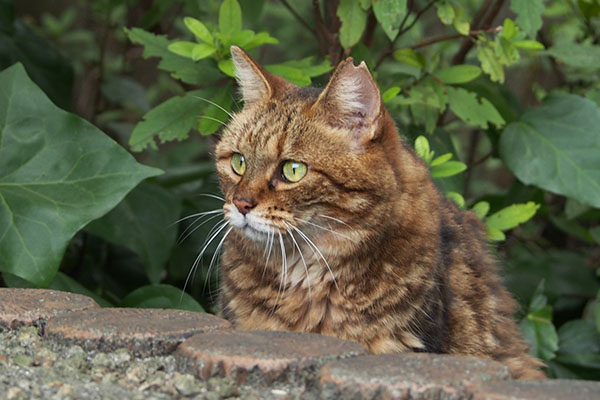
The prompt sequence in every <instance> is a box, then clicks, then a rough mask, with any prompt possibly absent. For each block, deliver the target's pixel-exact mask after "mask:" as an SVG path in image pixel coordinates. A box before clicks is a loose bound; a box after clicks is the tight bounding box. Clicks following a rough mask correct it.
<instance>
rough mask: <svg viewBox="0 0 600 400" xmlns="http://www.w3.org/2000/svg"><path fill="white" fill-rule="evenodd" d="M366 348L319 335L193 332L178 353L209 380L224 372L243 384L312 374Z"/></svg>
mask: <svg viewBox="0 0 600 400" xmlns="http://www.w3.org/2000/svg"><path fill="white" fill-rule="evenodd" d="M366 353H367V351H366V350H365V349H364V348H363V347H362V346H361V345H359V344H358V343H353V342H348V341H345V340H341V339H337V338H334V337H330V336H323V335H318V334H310V333H299V332H278V331H227V332H210V333H206V334H200V335H196V336H193V337H191V338H190V339H188V340H186V341H185V342H183V343H182V344H181V346H179V348H178V349H177V352H176V356H177V357H178V359H179V361H180V365H183V367H184V368H186V369H188V370H189V371H191V372H193V373H195V374H196V375H197V376H198V377H201V378H203V379H208V378H209V377H212V376H222V377H230V378H232V379H234V380H235V381H237V382H238V383H250V384H252V383H259V384H271V383H273V382H275V381H286V380H297V379H309V378H310V376H311V374H312V375H314V374H315V373H316V372H317V371H318V369H319V368H320V367H321V366H322V365H323V364H325V363H326V362H329V361H333V360H336V359H342V358H348V357H354V356H358V355H361V354H366ZM313 378H314V376H313Z"/></svg>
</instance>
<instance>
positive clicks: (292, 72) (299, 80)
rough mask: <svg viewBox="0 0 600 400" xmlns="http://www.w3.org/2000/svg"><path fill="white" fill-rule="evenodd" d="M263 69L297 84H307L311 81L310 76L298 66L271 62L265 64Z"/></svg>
mask: <svg viewBox="0 0 600 400" xmlns="http://www.w3.org/2000/svg"><path fill="white" fill-rule="evenodd" d="M265 69H266V70H267V71H269V72H270V73H272V74H275V75H279V76H281V77H282V78H285V80H287V81H289V82H291V83H294V84H296V85H298V86H308V85H310V83H311V80H310V77H309V76H308V75H306V74H305V73H304V72H303V71H302V70H301V69H299V68H294V67H290V66H289V65H283V64H272V65H267V66H265Z"/></svg>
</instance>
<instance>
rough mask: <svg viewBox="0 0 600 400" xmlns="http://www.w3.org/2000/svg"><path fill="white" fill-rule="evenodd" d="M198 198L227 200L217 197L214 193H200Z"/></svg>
mask: <svg viewBox="0 0 600 400" xmlns="http://www.w3.org/2000/svg"><path fill="white" fill-rule="evenodd" d="M196 196H204V197H212V198H213V199H217V200H221V201H225V198H223V197H221V196H217V195H216V194H212V193H199V194H197V195H196Z"/></svg>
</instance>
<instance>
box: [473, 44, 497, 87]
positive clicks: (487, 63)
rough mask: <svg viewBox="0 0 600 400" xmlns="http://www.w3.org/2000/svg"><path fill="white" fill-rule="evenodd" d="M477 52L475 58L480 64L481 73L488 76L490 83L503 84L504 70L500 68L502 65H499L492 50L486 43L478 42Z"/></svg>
mask: <svg viewBox="0 0 600 400" xmlns="http://www.w3.org/2000/svg"><path fill="white" fill-rule="evenodd" d="M477 50H478V52H477V58H478V59H479V62H480V63H481V69H483V72H485V73H486V74H488V75H489V76H490V78H491V79H492V81H494V82H500V83H503V82H504V68H503V67H502V64H500V61H499V60H498V57H497V56H496V53H495V52H494V49H492V48H491V47H489V46H488V45H487V43H485V42H481V41H478V42H477Z"/></svg>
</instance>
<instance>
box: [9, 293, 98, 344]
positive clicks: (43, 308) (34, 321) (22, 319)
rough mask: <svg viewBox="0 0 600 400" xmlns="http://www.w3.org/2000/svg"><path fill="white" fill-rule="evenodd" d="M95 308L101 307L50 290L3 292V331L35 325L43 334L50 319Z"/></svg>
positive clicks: (92, 302)
mask: <svg viewBox="0 0 600 400" xmlns="http://www.w3.org/2000/svg"><path fill="white" fill-rule="evenodd" d="M95 308H98V304H97V303H96V302H95V301H94V300H92V299H91V298H89V297H87V296H82V295H79V294H74V293H67V292H61V291H58V290H47V289H17V288H0V329H2V328H7V329H16V328H19V327H21V326H32V325H33V326H36V327H38V329H40V330H42V331H43V329H44V327H45V325H46V322H47V321H48V319H49V318H51V317H54V316H57V315H61V314H65V313H70V312H73V311H82V310H88V309H95ZM42 333H43V332H42Z"/></svg>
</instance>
